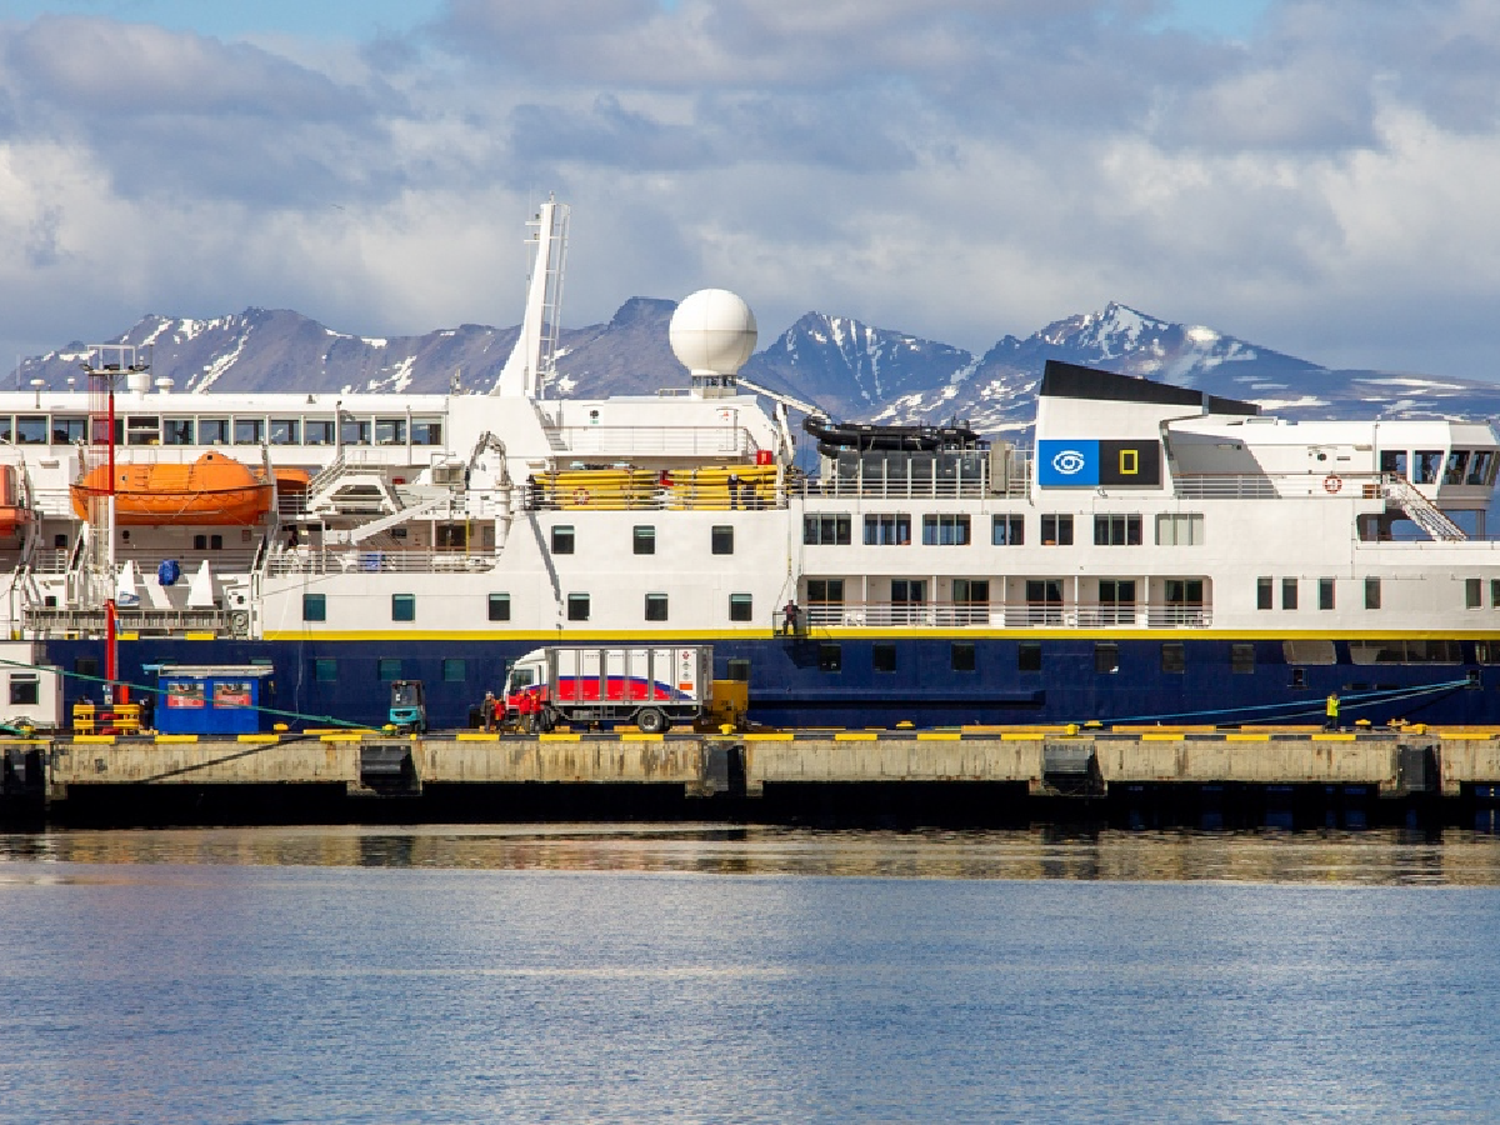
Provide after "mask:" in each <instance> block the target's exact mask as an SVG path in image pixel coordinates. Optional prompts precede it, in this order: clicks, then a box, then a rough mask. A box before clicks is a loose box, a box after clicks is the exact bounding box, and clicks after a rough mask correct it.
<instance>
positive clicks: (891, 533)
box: [865, 512, 911, 547]
mask: <svg viewBox="0 0 1500 1125" xmlns="http://www.w3.org/2000/svg"><path fill="white" fill-rule="evenodd" d="M910 542H911V516H910V515H908V514H907V513H905V512H889V513H881V514H877V515H869V516H866V517H865V546H867V547H875V546H882V547H889V546H904V545H906V544H908V543H910Z"/></svg>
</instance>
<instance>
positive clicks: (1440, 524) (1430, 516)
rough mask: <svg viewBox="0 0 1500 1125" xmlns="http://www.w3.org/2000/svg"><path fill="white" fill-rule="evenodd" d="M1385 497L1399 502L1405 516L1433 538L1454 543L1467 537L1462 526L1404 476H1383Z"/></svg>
mask: <svg viewBox="0 0 1500 1125" xmlns="http://www.w3.org/2000/svg"><path fill="white" fill-rule="evenodd" d="M1385 498H1386V499H1387V500H1392V501H1395V503H1397V504H1399V505H1400V507H1401V510H1402V511H1404V512H1405V513H1406V516H1407V518H1408V519H1409V520H1411V521H1412V523H1414V524H1416V525H1417V526H1418V527H1420V528H1421V529H1422V530H1423V531H1425V532H1427V534H1428V535H1430V536H1432V538H1433V539H1436V540H1440V541H1443V542H1447V543H1456V542H1458V541H1460V540H1464V539H1467V538H1468V536H1467V535H1465V534H1464V530H1463V528H1461V527H1459V526H1458V524H1456V523H1454V522H1453V521H1452V520H1450V519H1449V518H1448V517H1447V516H1445V515H1444V514H1443V512H1442V510H1441V509H1439V508H1438V506H1437V505H1436V504H1434V503H1433V502H1432V501H1431V500H1429V499H1427V497H1425V496H1423V495H1422V494H1421V493H1420V492H1419V491H1417V489H1416V488H1415V487H1414V486H1413V485H1412V483H1411V482H1410V481H1409V480H1407V479H1406V478H1405V477H1399V476H1387V477H1386V478H1385Z"/></svg>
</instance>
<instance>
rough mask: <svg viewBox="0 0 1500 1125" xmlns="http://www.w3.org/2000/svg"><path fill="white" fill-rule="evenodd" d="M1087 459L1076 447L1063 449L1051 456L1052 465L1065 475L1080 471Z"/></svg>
mask: <svg viewBox="0 0 1500 1125" xmlns="http://www.w3.org/2000/svg"><path fill="white" fill-rule="evenodd" d="M1087 464H1088V459H1087V458H1086V457H1084V455H1083V454H1082V453H1080V452H1078V450H1076V449H1064V450H1062V451H1061V452H1059V453H1058V454H1057V455H1056V456H1054V457H1053V458H1052V467H1053V468H1054V469H1056V470H1057V471H1058V472H1059V473H1061V474H1062V475H1063V476H1065V477H1071V476H1074V475H1075V474H1077V473H1081V472H1082V471H1083V469H1084V466H1086V465H1087Z"/></svg>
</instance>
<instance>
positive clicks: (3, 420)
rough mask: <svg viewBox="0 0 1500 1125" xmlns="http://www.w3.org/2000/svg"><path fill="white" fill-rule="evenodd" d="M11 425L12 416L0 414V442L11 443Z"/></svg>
mask: <svg viewBox="0 0 1500 1125" xmlns="http://www.w3.org/2000/svg"><path fill="white" fill-rule="evenodd" d="M10 424H11V416H10V415H9V414H0V441H3V442H7V443H9V441H10Z"/></svg>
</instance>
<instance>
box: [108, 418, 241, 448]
mask: <svg viewBox="0 0 1500 1125" xmlns="http://www.w3.org/2000/svg"><path fill="white" fill-rule="evenodd" d="M131 421H134V419H131ZM265 439H266V420H265V419H264V418H236V419H235V420H234V444H235V445H259V444H260V443H261V442H263V441H265Z"/></svg>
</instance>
